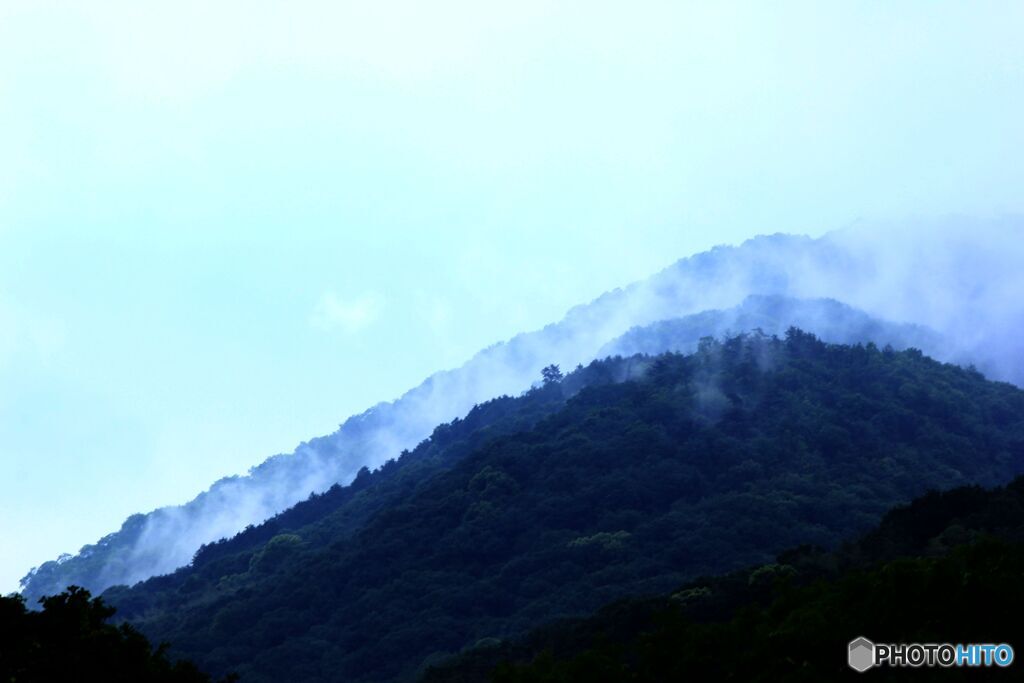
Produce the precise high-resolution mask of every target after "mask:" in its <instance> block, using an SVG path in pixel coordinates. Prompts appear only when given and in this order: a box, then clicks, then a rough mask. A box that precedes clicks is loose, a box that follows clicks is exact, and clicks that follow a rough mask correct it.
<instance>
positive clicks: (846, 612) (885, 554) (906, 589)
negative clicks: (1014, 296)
mask: <svg viewBox="0 0 1024 683" xmlns="http://www.w3.org/2000/svg"><path fill="white" fill-rule="evenodd" d="M1022 572H1024V478H1017V479H1015V480H1014V481H1013V482H1012V483H1011V484H1010V485H1008V486H1007V487H1005V488H997V489H993V490H985V489H982V488H980V487H975V486H972V487H963V488H957V489H954V490H952V491H948V492H945V493H937V492H931V493H929V494H928V495H926V496H924V497H922V498H919V499H917V500H915V501H914V502H913V503H911V504H910V505H906V506H900V507H898V508H896V509H894V510H892V511H890V512H889V513H887V514H886V516H885V518H884V519H883V520H882V522H881V523H880V524H879V526H878V527H877V528H875V529H874V530H872V531H871V532H870V533H868V534H865V535H864V536H863V537H861V538H859V539H857V540H856V541H855V542H853V543H849V544H847V545H845V546H844V547H842V548H840V549H838V550H836V551H833V552H825V551H823V550H822V549H820V548H813V547H806V546H805V547H802V548H795V549H793V550H790V551H787V552H785V553H782V554H781V555H780V556H779V557H778V558H776V560H775V562H773V563H771V564H766V565H761V566H753V567H747V568H745V569H743V570H740V571H736V572H733V573H730V574H727V575H724V576H709V577H702V578H699V579H697V580H695V581H692V582H689V583H687V584H685V585H683V586H680V587H678V589H677V590H675V591H672V592H671V593H670V594H666V595H663V596H654V597H642V598H630V599H626V600H622V601H619V602H616V603H613V604H609V605H606V606H604V607H602V608H601V609H600V610H599V611H598V612H597V613H596V614H594V615H592V616H590V617H587V618H583V619H567V620H561V621H558V622H552V623H549V624H546V625H544V626H543V627H540V628H537V629H535V630H534V631H532V632H531V633H530V634H529V635H528V636H525V637H523V638H520V639H516V640H514V641H508V642H497V641H491V642H487V643H483V644H481V646H479V647H476V648H473V649H470V650H468V651H466V652H465V653H463V654H461V655H459V656H456V657H454V658H452V660H449V661H448V662H444V663H442V664H440V665H438V666H436V667H434V668H432V669H431V670H430V671H429V672H427V674H426V675H425V676H424V683H470V682H474V681H495V682H496V683H533V682H537V683H539V682H541V681H543V682H544V683H560V682H562V681H565V682H569V681H596V682H598V683H601V682H604V681H608V682H609V683H612V682H617V681H624V680H629V681H638V682H644V681H650V682H651V683H654V682H660V681H670V680H737V681H739V680H742V681H766V682H767V681H772V682H773V683H774V682H775V681H782V682H790V681H826V680H827V681H835V680H847V679H848V680H858V679H857V676H859V675H860V674H858V673H856V672H855V671H853V670H852V669H850V668H848V666H847V663H846V660H845V659H844V655H843V653H844V651H845V650H846V647H847V644H848V643H849V642H850V641H851V640H853V639H854V638H855V637H860V636H862V635H863V636H869V637H870V638H871V639H873V641H874V642H887V643H892V642H904V643H906V642H918V643H941V642H952V643H958V642H962V643H970V642H992V643H1002V642H1006V643H1010V644H1016V643H1020V642H1021V639H1022V638H1024V627H1022V626H1021V623H1020V614H1021V611H1022V610H1024V594H1022V593H1021V591H1020V590H1018V588H1017V585H1018V583H1019V581H1020V575H1021V573H1022ZM837 615H841V618H837ZM993 668H994V669H995V670H994V671H992V670H990V671H988V672H987V673H989V674H992V676H989V677H986V676H985V674H986V671H985V670H984V669H977V668H975V669H967V670H965V671H960V672H957V671H955V670H950V671H943V672H942V673H943V676H942V678H943V680H946V679H949V680H976V679H979V678H981V679H982V680H987V679H989V678H994V677H996V676H998V677H1001V678H1006V673H1007V672H1005V671H1000V670H998V669H996V668H995V667H993ZM958 673H959V674H962V676H960V677H958ZM907 675H908V672H906V671H903V670H899V669H889V670H886V669H876V670H873V671H872V672H871V676H872V678H873V679H874V678H879V679H881V680H891V681H898V680H905V679H906V676H907Z"/></svg>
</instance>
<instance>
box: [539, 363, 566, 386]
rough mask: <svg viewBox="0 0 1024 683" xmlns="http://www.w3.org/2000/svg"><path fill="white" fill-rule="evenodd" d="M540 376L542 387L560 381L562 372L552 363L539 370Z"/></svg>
mask: <svg viewBox="0 0 1024 683" xmlns="http://www.w3.org/2000/svg"><path fill="white" fill-rule="evenodd" d="M540 374H541V377H543V378H544V386H548V385H549V384H556V383H558V382H561V381H562V370H561V369H560V368H559V367H558V366H557V365H555V364H554V363H552V364H551V365H549V366H547V367H546V368H544V369H543V370H541V371H540Z"/></svg>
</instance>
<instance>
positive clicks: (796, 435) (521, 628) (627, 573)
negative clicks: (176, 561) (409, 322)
mask: <svg viewBox="0 0 1024 683" xmlns="http://www.w3.org/2000/svg"><path fill="white" fill-rule="evenodd" d="M638 373H642V374H638ZM631 376H632V377H634V379H628V378H629V377H631ZM623 378H626V379H627V381H616V380H620V379H623ZM566 397H568V398H566ZM530 405H533V406H534V408H532V409H531V408H529V406H530ZM520 407H523V409H524V410H526V411H527V413H528V414H529V413H530V411H531V410H532V415H533V417H532V418H527V419H523V420H522V421H521V422H519V424H518V427H517V426H516V425H515V424H514V422H515V420H516V419H518V418H515V417H508V416H514V414H515V413H516V411H518V410H520ZM482 410H497V411H498V412H500V413H502V414H503V415H504V416H505V417H503V418H501V419H506V418H507V419H509V420H510V421H509V422H507V423H506V426H507V427H508V428H507V429H499V430H492V432H493V433H492V434H482V435H481V434H474V431H473V430H472V429H470V431H469V433H468V434H466V433H465V432H462V433H461V434H459V435H458V438H457V439H456V440H455V441H454V442H453V444H452V445H446V444H445V443H444V438H445V435H446V434H450V433H451V430H452V429H455V430H456V431H458V430H460V429H461V427H460V426H459V425H452V426H448V427H442V428H440V429H439V430H437V431H436V432H435V437H434V438H433V439H431V441H430V442H428V443H426V444H424V445H423V446H421V447H420V449H417V450H416V451H413V453H411V454H409V455H406V456H404V457H403V458H401V459H400V460H399V461H398V462H397V463H395V464H393V465H389V466H388V467H386V468H383V469H382V470H380V471H377V472H373V473H364V474H363V475H362V476H360V477H359V479H357V485H356V486H355V487H353V489H355V490H354V491H352V492H350V493H347V494H346V493H342V492H343V491H345V489H337V490H336V491H334V492H332V493H331V494H328V495H330V496H339V497H342V496H348V497H349V502H348V503H347V504H343V505H340V506H338V507H334V508H332V509H333V510H334V511H333V512H329V513H327V514H325V515H321V516H318V515H317V514H314V513H312V512H310V514H309V516H308V517H303V514H305V513H302V512H301V510H302V509H303V506H299V507H297V508H296V509H295V510H293V511H291V512H290V513H289V515H292V516H293V517H292V518H291V519H292V520H293V522H287V523H285V522H283V521H280V522H277V523H275V524H273V525H271V526H270V527H267V528H266V529H265V530H264V531H263V532H261V533H262V534H263V536H262V537H259V538H257V535H256V534H255V532H257V531H258V530H253V531H252V532H249V533H250V534H254V535H253V536H251V537H250V538H249V540H248V541H244V540H241V539H240V540H239V542H238V544H237V545H233V543H235V542H232V543H227V544H223V545H222V546H219V547H218V546H215V547H214V548H213V549H212V550H211V549H206V550H204V552H203V553H201V554H200V557H199V558H197V562H196V566H195V567H191V568H186V569H182V570H180V571H178V572H176V573H175V574H173V575H171V576H169V577H163V578H159V579H153V580H150V581H148V582H146V583H143V584H141V585H139V586H137V587H135V588H133V589H117V590H112V591H109V592H108V593H107V595H106V597H107V598H108V599H110V600H111V601H112V602H113V603H114V604H115V605H116V606H118V608H119V609H120V610H121V614H122V615H123V616H125V617H127V618H129V619H130V620H132V621H133V622H134V623H135V624H137V625H138V626H139V627H140V628H141V629H142V630H143V632H144V633H146V634H147V635H149V636H150V637H152V638H154V639H157V640H169V641H170V642H172V643H173V644H174V652H175V653H177V654H181V655H185V656H188V657H190V658H192V659H194V660H195V661H197V662H198V663H199V664H200V665H201V666H203V667H205V668H207V669H208V670H210V671H212V672H214V673H218V674H219V673H224V672H227V671H230V670H238V671H239V672H240V673H242V674H243V676H244V678H245V679H246V680H250V681H264V680H266V681H271V680H292V681H306V680H308V681H318V680H338V679H339V678H340V679H343V680H353V681H361V680H365V681H371V680H373V681H377V680H389V679H409V678H411V677H414V676H415V675H417V672H419V671H420V670H421V669H422V667H423V665H424V664H425V663H427V662H432V661H438V660H440V659H442V658H443V657H445V656H446V655H448V654H451V653H456V652H458V651H460V650H461V649H463V648H464V647H466V646H468V645H472V644H473V643H476V642H477V641H479V640H481V639H484V638H508V637H510V636H514V635H516V634H518V633H522V632H525V631H526V630H528V629H530V628H532V627H534V626H536V625H538V624H540V623H543V622H544V621H546V620H548V619H551V618H553V617H557V616H560V615H574V614H575V615H578V614H584V613H586V612H588V611H590V610H593V609H596V608H597V607H598V606H600V605H601V604H603V603H606V602H608V601H609V600H613V599H616V598H620V597H624V596H628V595H636V594H650V593H657V592H661V591H667V590H670V589H671V588H673V587H675V586H678V585H679V584H680V583H682V582H684V581H685V580H687V579H689V578H692V577H694V576H697V575H700V574H706V573H710V572H719V571H723V570H730V569H734V568H736V567H740V566H745V565H750V564H760V563H764V562H768V561H770V560H771V559H772V558H773V557H774V554H775V553H777V552H779V551H781V550H783V549H785V548H788V547H792V546H795V545H799V544H802V543H815V544H819V545H822V546H826V547H827V546H831V545H834V544H835V543H837V542H838V541H839V540H841V539H842V538H847V537H849V536H850V535H851V534H854V533H858V532H861V531H863V530H865V529H867V528H868V527H869V526H870V525H871V524H874V523H876V522H877V521H878V519H879V518H880V517H881V515H882V514H883V513H884V512H885V510H887V509H888V508H889V507H891V506H892V505H894V504H896V503H900V502H903V501H907V500H910V499H911V498H912V497H913V496H916V495H919V494H921V493H922V492H924V491H925V490H927V489H930V488H938V489H944V488H949V487H951V486H956V485H960V484H964V483H970V482H977V483H983V484H998V483H1004V482H1006V481H1009V480H1010V479H1011V478H1012V477H1013V476H1014V475H1016V474H1017V473H1019V472H1021V471H1022V470H1024V392H1021V391H1020V390H1018V389H1017V388H1015V387H1013V386H1011V385H1008V384H1002V383H995V382H991V381H987V380H985V379H984V378H983V377H982V376H981V375H980V374H978V373H976V372H972V371H968V370H964V369H961V368H957V367H954V366H949V365H943V364H940V363H937V362H936V361H934V360H931V359H929V358H927V357H925V356H923V355H922V354H921V353H920V352H917V351H913V350H911V351H906V352H894V351H882V350H879V349H878V348H877V347H874V346H873V345H869V346H867V347H860V346H839V345H829V344H824V343H822V342H820V341H818V340H817V339H815V338H814V337H813V336H811V335H807V334H805V333H801V332H799V331H796V330H793V331H791V332H790V333H789V334H788V335H787V337H786V339H785V340H780V339H773V338H769V337H761V336H757V335H751V336H745V337H738V338H733V339H730V340H727V341H725V342H723V343H718V342H714V341H711V340H706V341H705V342H703V343H702V344H701V346H700V348H699V350H698V351H697V353H695V354H693V355H691V356H679V355H666V356H660V357H656V358H650V359H646V358H642V357H638V358H634V359H611V360H609V361H603V362H595V363H593V364H591V365H590V366H588V367H587V368H582V369H580V370H577V371H576V372H575V373H571V374H570V375H569V376H567V377H566V378H565V379H563V380H562V381H561V382H550V383H548V384H547V385H545V386H544V387H542V388H538V389H535V390H533V391H531V392H529V393H528V394H527V395H525V396H523V397H521V398H514V399H502V400H501V401H499V402H498V403H496V404H493V405H491V407H490V408H488V407H486V406H485V407H483V408H482ZM468 419H469V418H467V420H468ZM473 419H477V418H473ZM499 421H500V419H499V420H494V421H492V424H497V423H498V422H499ZM520 428H521V431H517V429H520ZM484 429H485V431H486V429H489V428H484ZM421 449H422V450H421ZM449 449H453V450H451V451H450V450H449ZM428 453H430V455H428ZM449 453H451V455H450V456H449V455H448V454H449ZM430 462H433V463H434V465H436V467H434V468H433V470H431V471H428V469H424V468H425V464H426V463H430ZM413 466H417V467H419V468H421V469H420V471H418V472H416V474H415V475H414V476H411V477H410V478H409V479H407V480H406V482H405V486H406V488H401V487H400V486H398V487H396V484H395V482H396V481H398V480H399V479H400V478H401V473H402V472H403V471H405V469H406V468H407V467H409V468H411V467H413ZM409 471H410V473H411V472H413V470H409ZM378 496H379V498H378ZM357 499H358V502H357ZM325 500H326V497H321V498H317V499H314V500H312V501H309V502H308V503H305V504H304V505H306V506H315V505H317V504H320V503H323V502H324V501H325ZM376 500H380V501H385V502H384V503H379V504H378V503H376V502H375V501H376ZM326 507H328V508H330V507H331V505H327V506H326ZM310 509H312V508H310ZM281 519H282V520H284V519H286V517H282V518H281ZM271 534H273V535H272V536H271V537H270V538H269V539H265V537H266V536H270V535H271ZM243 537H244V535H243Z"/></svg>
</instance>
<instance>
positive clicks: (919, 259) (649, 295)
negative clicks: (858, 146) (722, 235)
mask: <svg viewBox="0 0 1024 683" xmlns="http://www.w3.org/2000/svg"><path fill="white" fill-rule="evenodd" d="M1021 262H1024V224H1022V223H1021V222H1020V221H1017V220H1004V221H988V222H984V221H969V220H965V219H950V220H948V221H945V222H939V223H932V224H925V225H920V226H916V227H915V226H900V229H897V230H871V229H867V228H857V229H848V230H844V231H839V232H836V233H831V234H829V235H826V236H825V237H822V238H819V239H810V238H806V237H795V236H789V235H771V236H765V237H757V238H754V239H752V240H749V241H747V242H745V243H744V244H742V245H740V246H738V247H716V248H715V249H712V250H710V251H708V252H704V253H702V254H698V255H696V256H693V257H690V258H686V259H683V260H681V261H679V262H677V263H675V264H674V265H672V266H670V267H669V268H667V269H665V270H664V271H662V272H660V273H658V274H656V275H654V276H652V277H650V278H649V279H647V280H644V281H642V282H637V283H634V284H632V285H629V286H628V287H625V288H622V289H616V290H614V291H611V292H608V293H606V294H604V295H602V296H601V297H599V298H597V299H596V300H594V301H592V302H591V303H589V304H586V305H582V306H577V307H575V308H573V309H572V310H570V311H569V312H568V314H567V315H566V317H565V318H564V319H563V320H562V321H560V322H558V323H555V324H552V325H548V326H547V327H545V328H543V329H541V330H537V331H535V332H530V333H525V334H520V335H518V336H516V337H514V338H512V339H511V340H509V341H507V342H505V343H501V344H496V345H494V346H492V347H490V348H488V349H485V350H483V351H481V352H480V353H478V354H477V355H476V356H474V357H473V358H472V359H470V360H469V361H468V362H467V363H466V364H465V365H463V366H462V367H461V368H458V369H457V370H451V371H446V372H440V373H438V374H436V375H434V376H432V377H430V378H429V379H427V380H426V381H425V382H424V383H422V384H421V385H420V386H418V387H416V388H414V389H412V390H411V391H409V392H407V393H406V394H405V395H403V396H402V397H400V398H399V399H397V400H396V401H394V402H391V403H385V404H380V405H377V406H375V407H373V408H371V409H369V410H367V411H366V412H364V413H362V414H360V415H357V416H354V417H351V418H349V419H348V420H346V421H345V422H344V423H343V424H342V425H341V427H340V428H339V429H338V431H336V432H334V433H333V434H331V435H329V436H324V437H319V438H315V439H312V440H310V441H308V442H306V443H303V444H300V445H299V446H298V448H296V450H295V452H294V453H291V454H288V455H277V456H274V457H271V458H269V459H267V460H266V461H265V462H263V463H262V464H260V465H258V466H256V467H254V468H252V469H251V470H250V471H249V473H248V474H246V475H245V476H235V477H228V478H225V479H222V480H220V481H218V482H216V483H214V484H213V486H211V488H210V489H209V490H208V491H206V492H204V493H202V494H200V495H199V496H197V497H196V498H195V499H193V500H191V501H190V502H188V503H186V504H184V505H181V506H175V507H167V508H161V509H158V510H155V511H153V512H150V513H147V514H140V515H133V516H132V517H130V518H128V519H127V520H126V521H125V523H124V524H123V525H122V527H121V529H120V530H118V531H116V532H114V533H111V534H109V535H107V536H105V537H103V538H102V539H100V540H99V541H98V542H96V543H95V544H91V545H87V546H84V547H83V548H82V549H81V550H80V551H79V553H78V554H77V555H75V556H70V555H65V556H62V557H61V558H58V559H57V560H54V561H50V562H46V563H44V564H43V565H42V566H40V567H38V568H35V569H33V570H32V571H30V572H29V573H28V574H27V575H26V576H25V577H24V578H23V579H22V592H23V594H24V595H25V596H26V597H27V598H29V599H30V600H34V599H35V598H36V597H38V596H41V595H46V594H53V593H56V592H59V591H61V590H63V589H64V587H65V586H66V585H68V584H70V583H75V584H78V585H82V586H85V587H87V588H90V589H91V590H94V591H100V590H102V589H103V588H105V587H107V586H111V585H115V584H131V583H134V582H136V581H138V580H141V579H144V578H147V577H149V576H154V575H158V574H163V573H167V572H169V571H172V570H173V569H175V568H176V567H180V566H184V565H185V564H187V563H188V562H189V561H190V560H191V558H192V556H193V554H194V553H195V551H196V550H197V549H198V548H199V547H200V546H201V545H203V544H206V543H211V542H213V541H215V540H217V539H220V538H224V537H228V536H231V535H232V534H234V533H236V532H238V531H239V530H241V529H242V528H244V527H245V526H247V525H249V524H255V523H258V522H260V521H262V520H265V519H267V518H269V517H271V516H272V515H273V514H275V513H277V512H280V511H282V510H285V509H287V508H288V507H290V506H292V505H294V504H295V503H297V502H299V501H301V500H304V499H305V498H306V497H308V496H309V494H310V492H321V491H324V490H326V489H328V488H329V487H330V486H332V485H333V484H334V483H339V482H340V483H342V484H344V483H348V482H350V481H351V480H352V479H353V477H355V475H356V473H357V472H358V471H359V469H360V468H361V467H363V466H370V467H376V466H378V465H380V464H381V463H383V462H385V461H386V460H387V459H389V458H393V457H395V456H396V455H397V454H398V453H400V452H401V451H402V450H403V449H407V448H412V447H413V446H415V445H416V444H417V443H419V442H420V441H421V440H422V439H424V438H425V437H427V436H428V435H429V434H430V432H431V430H432V429H433V427H434V426H435V425H437V424H439V423H441V422H445V421H448V420H451V419H452V418H454V417H456V416H459V415H463V414H465V413H466V411H468V410H469V409H470V408H471V407H472V406H473V405H475V404H477V403H480V402H482V401H485V400H487V399H489V398H491V397H493V396H499V395H502V394H517V393H519V392H521V391H523V390H525V389H527V388H529V386H530V384H531V382H533V381H534V380H535V378H536V377H537V376H538V374H539V371H540V369H541V368H542V367H543V366H545V365H548V364H549V363H557V364H560V365H561V366H562V367H574V366H575V365H576V364H578V363H587V362H589V361H590V360H592V359H594V358H596V357H598V356H599V355H600V352H601V350H602V348H603V347H605V345H606V344H609V343H610V342H612V341H613V340H615V339H616V338H617V337H619V336H620V335H622V334H624V333H626V332H627V331H628V330H630V328H632V327H635V326H646V325H648V324H650V323H653V322H657V321H662V320H669V319H676V318H680V317H682V316H686V315H689V314H692V313H696V312H699V311H703V310H708V309H729V308H732V307H734V306H737V305H739V304H740V303H741V302H743V300H744V299H745V298H746V297H747V296H749V295H751V294H760V295H776V296H783V297H796V298H821V297H827V298H832V299H835V300H837V301H842V302H844V303H845V304H848V305H851V306H853V307H856V308H857V309H859V310H861V311H864V312H865V313H866V314H867V315H870V316H872V317H874V318H878V319H880V320H899V321H903V322H905V323H909V324H915V325H919V326H923V327H926V328H929V329H931V330H934V332H935V333H936V334H937V335H939V337H938V338H941V340H942V341H941V342H940V343H937V344H936V345H934V348H933V347H931V346H929V352H930V353H932V354H933V355H934V356H935V357H936V358H939V359H941V360H948V361H954V362H964V363H973V364H974V365H976V366H977V367H978V368H979V369H980V370H981V371H982V372H984V373H985V374H987V375H989V376H991V377H994V378H998V379H1005V380H1009V381H1013V382H1017V383H1018V384H1024V354H1020V353H1019V339H1020V334H1021V332H1022V331H1024V297H1021V296H1019V293H1020V292H1021V291H1024V270H1022V269H1021V268H1020V267H1019V266H1020V263H1021ZM819 322H821V321H819ZM788 324H790V323H789V322H788V321H785V320H781V321H780V322H779V326H781V327H784V326H787V325H788ZM809 329H811V330H812V331H814V330H815V327H814V326H809ZM694 334H696V333H694ZM703 334H707V333H702V336H703ZM690 336H693V335H692V334H691V335H690ZM938 338H937V339H938ZM843 340H845V339H843ZM861 341H863V340H861ZM652 350H654V349H652Z"/></svg>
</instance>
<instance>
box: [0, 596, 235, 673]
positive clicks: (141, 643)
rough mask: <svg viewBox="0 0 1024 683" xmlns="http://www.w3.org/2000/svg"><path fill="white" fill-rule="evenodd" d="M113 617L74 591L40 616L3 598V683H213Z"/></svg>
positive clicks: (47, 602)
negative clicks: (96, 682)
mask: <svg viewBox="0 0 1024 683" xmlns="http://www.w3.org/2000/svg"><path fill="white" fill-rule="evenodd" d="M113 614H114V609H113V608H111V607H109V606H108V605H106V604H105V603H104V602H103V601H102V600H101V599H100V598H92V597H91V596H90V595H89V591H86V590H84V589H81V588H77V587H75V586H72V587H71V588H69V589H68V590H67V591H65V592H64V593H61V594H60V595H54V596H50V597H48V598H44V599H43V600H42V610H40V611H31V610H28V609H26V607H25V602H24V600H22V599H21V598H20V597H19V596H10V597H0V681H10V682H11V683H15V682H17V683H35V682H39V683H62V682H68V683H71V682H77V681H124V682H125V683H129V682H130V683H203V682H209V681H210V678H209V677H208V676H206V675H205V674H203V673H202V672H200V671H199V669H197V668H196V667H195V666H194V665H193V664H191V663H190V662H185V661H175V662H172V661H170V660H169V659H168V658H167V657H166V655H165V654H164V648H163V647H160V648H156V649H154V648H153V647H152V646H151V645H150V643H149V641H148V640H146V638H145V637H144V636H143V635H142V634H140V633H139V632H138V631H137V630H135V629H134V628H132V627H131V626H129V625H127V624H122V625H121V626H114V625H112V624H109V623H108V620H109V619H110V617H111V616H113ZM226 680H233V679H230V678H229V679H226Z"/></svg>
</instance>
